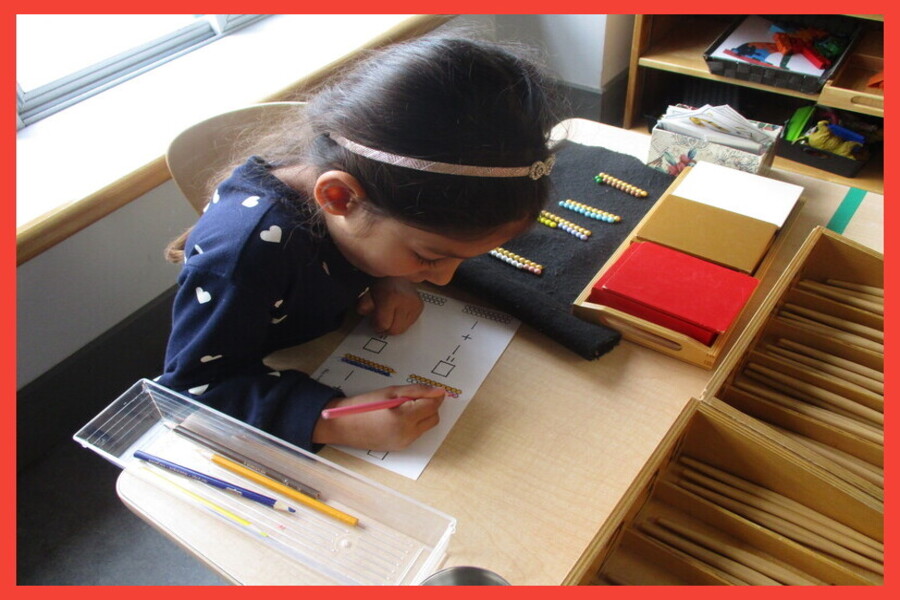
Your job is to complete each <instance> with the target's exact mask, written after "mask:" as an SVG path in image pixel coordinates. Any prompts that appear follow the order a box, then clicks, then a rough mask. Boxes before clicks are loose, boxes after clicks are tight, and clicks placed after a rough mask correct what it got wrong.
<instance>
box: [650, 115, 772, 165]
mask: <svg viewBox="0 0 900 600" xmlns="http://www.w3.org/2000/svg"><path fill="white" fill-rule="evenodd" d="M764 125H765V124H761V123H758V122H756V121H750V120H749V119H745V118H744V117H743V116H742V115H741V114H740V113H739V112H737V111H736V110H734V109H733V108H731V107H730V106H728V105H727V104H725V105H722V106H710V105H709V104H707V105H705V106H703V107H701V108H698V109H693V108H689V107H685V106H669V108H668V109H667V110H666V114H665V115H663V116H662V117H660V119H659V121H658V122H657V126H658V127H660V128H661V129H664V130H666V131H671V132H673V133H680V134H682V135H687V136H690V137H694V138H698V139H701V140H705V141H708V142H714V143H716V144H721V145H723V146H728V147H731V148H737V149H738V150H744V151H746V152H752V153H754V154H762V153H763V152H765V151H766V149H767V148H769V146H771V145H772V143H773V142H774V141H775V136H776V131H777V130H776V129H774V128H773V130H771V131H767V130H765V129H763V128H761V126H764Z"/></svg>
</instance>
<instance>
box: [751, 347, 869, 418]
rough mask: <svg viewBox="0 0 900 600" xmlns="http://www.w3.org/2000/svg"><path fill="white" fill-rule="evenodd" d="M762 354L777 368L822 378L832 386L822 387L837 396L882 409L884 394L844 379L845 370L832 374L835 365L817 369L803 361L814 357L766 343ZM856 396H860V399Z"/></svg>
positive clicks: (853, 375)
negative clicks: (785, 368)
mask: <svg viewBox="0 0 900 600" xmlns="http://www.w3.org/2000/svg"><path fill="white" fill-rule="evenodd" d="M762 354H763V355H765V356H767V357H769V358H771V359H773V360H774V362H775V364H776V365H778V367H777V370H781V368H782V367H790V368H791V369H793V370H794V371H797V372H800V373H803V374H806V375H808V376H810V377H815V378H817V379H819V380H824V381H825V382H827V383H828V384H829V385H830V386H832V388H831V389H829V388H824V389H826V390H828V391H830V392H832V393H835V394H838V395H839V396H841V397H844V398H846V399H847V400H849V401H851V402H857V403H859V404H861V405H863V406H868V407H869V408H871V409H874V410H877V411H879V412H883V411H884V394H879V393H877V392H874V391H872V390H870V389H868V388H866V387H864V386H861V385H858V384H856V383H854V382H853V381H848V380H847V379H846V375H847V374H848V373H847V372H846V371H845V372H844V374H843V375H838V374H833V373H831V372H830V371H831V370H832V369H836V368H837V367H833V366H831V365H825V367H826V368H825V369H824V370H822V369H819V368H818V367H817V366H814V365H809V364H806V363H805V362H803V361H804V360H815V359H808V358H807V357H805V356H803V355H800V354H796V353H791V351H790V350H785V349H783V348H778V347H777V346H772V345H766V346H765V347H764V348H763V349H762ZM790 354H793V356H790ZM822 364H824V363H822ZM792 373H793V371H792ZM849 375H851V377H854V378H855V377H859V376H857V375H856V374H855V373H849ZM873 383H874V382H873ZM811 385H816V386H818V387H822V386H821V385H819V384H818V383H811ZM834 389H839V390H840V393H838V392H835V391H833V390H834ZM848 395H849V396H848ZM850 396H852V397H850ZM857 398H861V400H860V399H857Z"/></svg>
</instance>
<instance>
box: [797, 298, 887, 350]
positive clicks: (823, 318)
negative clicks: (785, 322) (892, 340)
mask: <svg viewBox="0 0 900 600" xmlns="http://www.w3.org/2000/svg"><path fill="white" fill-rule="evenodd" d="M784 310H787V311H790V312H792V313H795V314H798V315H802V316H804V317H806V318H808V319H812V320H813V321H818V322H819V323H824V324H825V325H830V326H831V327H836V328H838V329H843V330H844V331H848V332H850V333H855V334H856V335H861V336H862V337H864V338H866V339H869V340H872V341H873V342H878V343H881V344H883V343H884V331H879V330H878V329H875V328H874V327H869V326H868V325H862V324H860V323H854V322H852V321H848V320H847V319H842V318H840V317H835V316H832V315H829V314H826V313H823V312H821V311H818V310H813V309H811V308H806V307H803V306H800V305H799V304H793V303H791V302H786V303H785V304H784Z"/></svg>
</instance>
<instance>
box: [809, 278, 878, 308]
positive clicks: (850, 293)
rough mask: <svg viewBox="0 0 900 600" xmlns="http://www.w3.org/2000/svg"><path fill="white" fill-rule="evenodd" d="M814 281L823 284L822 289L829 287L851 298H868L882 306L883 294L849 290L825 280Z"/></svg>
mask: <svg viewBox="0 0 900 600" xmlns="http://www.w3.org/2000/svg"><path fill="white" fill-rule="evenodd" d="M815 283H818V284H819V285H821V286H824V287H823V288H822V289H825V288H829V289H831V290H832V291H835V292H838V293H841V294H846V295H847V296H848V297H851V298H859V299H860V300H868V301H869V302H874V303H875V304H878V305H881V306H884V295H881V296H876V295H874V294H867V293H866V292H861V291H859V290H851V289H849V288H845V287H841V286H839V285H833V284H830V283H828V282H827V281H826V282H821V281H817V282H815Z"/></svg>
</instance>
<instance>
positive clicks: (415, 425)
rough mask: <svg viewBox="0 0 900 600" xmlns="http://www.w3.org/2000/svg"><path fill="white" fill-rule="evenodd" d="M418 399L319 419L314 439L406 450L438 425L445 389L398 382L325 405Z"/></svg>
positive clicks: (344, 444)
mask: <svg viewBox="0 0 900 600" xmlns="http://www.w3.org/2000/svg"><path fill="white" fill-rule="evenodd" d="M402 396H406V397H409V398H415V400H411V401H410V402H405V403H403V404H401V405H400V406H397V407H395V408H385V409H381V410H373V411H371V412H365V413H359V414H355V415H347V416H343V417H338V418H336V419H319V422H318V423H317V424H316V428H315V429H314V430H313V438H312V441H313V442H314V443H317V444H340V445H343V446H352V447H354V448H361V449H364V450H380V451H383V452H385V451H392V450H402V449H403V448H406V447H407V446H409V445H410V444H411V443H413V442H414V441H415V440H417V439H418V438H419V436H421V435H422V434H423V433H425V432H426V431H428V430H429V429H431V428H432V427H434V426H435V425H437V424H438V421H439V420H440V417H439V415H438V408H440V406H441V403H442V402H443V401H444V390H442V389H440V388H433V387H429V386H427V385H397V386H392V387H388V388H383V389H380V390H375V391H374V392H369V393H367V394H360V395H359V396H352V397H350V398H335V399H334V400H332V401H331V402H329V403H328V405H327V406H326V407H325V408H337V407H339V406H347V405H350V404H362V403H365V402H375V401H377V400H387V399H389V398H399V397H402Z"/></svg>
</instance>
